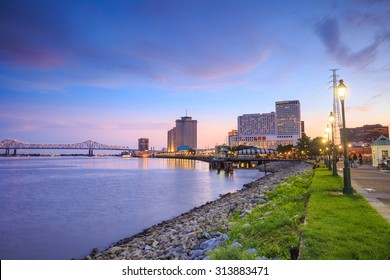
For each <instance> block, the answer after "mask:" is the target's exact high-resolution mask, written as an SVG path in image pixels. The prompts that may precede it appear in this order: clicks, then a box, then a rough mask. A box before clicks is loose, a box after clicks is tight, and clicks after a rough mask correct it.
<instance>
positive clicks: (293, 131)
mask: <svg viewBox="0 0 390 280" xmlns="http://www.w3.org/2000/svg"><path fill="white" fill-rule="evenodd" d="M237 127H238V133H237V135H231V134H230V133H229V145H230V146H236V145H248V146H255V147H258V148H270V149H276V148H277V146H278V145H283V146H285V145H296V144H297V140H298V139H299V138H301V130H302V129H303V122H301V109H300V103H299V101H298V100H292V101H278V102H275V112H271V113H263V114H244V115H242V116H239V117H238V118H237Z"/></svg>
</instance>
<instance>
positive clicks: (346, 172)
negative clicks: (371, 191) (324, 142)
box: [337, 80, 353, 195]
mask: <svg viewBox="0 0 390 280" xmlns="http://www.w3.org/2000/svg"><path fill="white" fill-rule="evenodd" d="M346 89H347V87H346V86H345V85H344V81H343V80H340V81H339V85H338V86H337V92H338V95H339V98H340V101H341V112H342V119H343V152H344V169H343V176H344V187H343V194H348V195H351V194H353V189H352V184H351V170H350V167H349V162H348V155H347V132H346V131H345V112H344V111H345V110H344V100H345V93H346Z"/></svg>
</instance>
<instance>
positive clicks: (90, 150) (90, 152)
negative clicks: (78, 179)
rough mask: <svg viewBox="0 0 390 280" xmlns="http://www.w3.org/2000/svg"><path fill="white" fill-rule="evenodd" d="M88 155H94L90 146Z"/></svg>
mask: <svg viewBox="0 0 390 280" xmlns="http://www.w3.org/2000/svg"><path fill="white" fill-rule="evenodd" d="M88 156H89V157H93V149H91V148H90V149H89V150H88Z"/></svg>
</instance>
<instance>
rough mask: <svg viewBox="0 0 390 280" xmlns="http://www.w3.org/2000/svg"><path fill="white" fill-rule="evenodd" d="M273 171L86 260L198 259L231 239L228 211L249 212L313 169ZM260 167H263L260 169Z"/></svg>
mask: <svg viewBox="0 0 390 280" xmlns="http://www.w3.org/2000/svg"><path fill="white" fill-rule="evenodd" d="M266 168H267V172H268V171H272V172H273V173H271V174H267V175H266V176H264V177H262V178H260V179H258V180H255V181H254V182H251V183H249V184H245V185H244V187H243V188H242V189H241V190H239V191H237V192H235V193H228V194H226V195H222V196H221V197H220V198H219V199H217V200H215V201H212V202H208V203H206V204H204V205H202V206H200V207H195V208H193V209H191V210H190V211H189V212H187V213H184V214H182V215H180V216H178V217H176V218H173V219H171V220H167V221H163V222H161V223H160V224H157V225H154V226H152V227H150V228H147V229H145V230H144V231H142V232H140V233H138V234H136V235H133V236H132V237H129V238H125V239H122V240H120V241H118V242H117V243H115V244H114V245H112V246H111V247H109V248H108V249H106V250H105V251H103V252H99V251H98V249H96V248H95V249H93V250H92V252H91V254H90V255H88V256H86V257H85V259H88V260H91V259H95V260H110V259H115V260H123V259H126V260H199V259H207V258H208V257H207V252H209V251H210V250H212V249H214V248H215V247H217V246H219V245H221V244H222V243H223V242H224V241H225V240H227V239H228V236H227V234H225V233H224V232H226V231H228V230H229V229H230V224H229V214H230V213H232V212H234V211H239V213H240V214H241V215H245V214H246V213H250V212H251V209H252V208H253V207H255V206H256V205H257V204H261V203H267V200H266V197H264V194H265V193H266V192H268V191H270V190H272V189H274V188H275V187H277V185H278V183H279V182H280V181H283V180H285V179H286V178H288V177H290V176H294V175H299V174H302V173H304V172H306V171H307V170H310V169H312V165H311V164H309V163H306V162H289V161H285V162H273V163H269V164H267V167H266ZM259 170H261V167H260V168H259Z"/></svg>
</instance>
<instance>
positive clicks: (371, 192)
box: [337, 161, 390, 222]
mask: <svg viewBox="0 0 390 280" xmlns="http://www.w3.org/2000/svg"><path fill="white" fill-rule="evenodd" d="M343 168H344V162H342V161H341V162H338V164H337V172H338V174H339V175H340V176H341V177H342V176H343ZM351 183H352V188H353V189H354V190H355V191H357V192H358V193H359V194H360V195H362V196H363V197H364V198H365V199H366V200H367V201H368V202H369V203H370V204H371V205H372V206H373V207H374V208H375V209H376V210H377V211H378V212H379V214H381V215H382V216H383V217H384V218H385V219H387V221H389V222H390V171H388V170H386V171H383V170H378V169H377V168H375V167H373V166H371V165H369V164H366V165H363V166H359V167H358V168H351Z"/></svg>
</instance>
